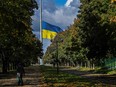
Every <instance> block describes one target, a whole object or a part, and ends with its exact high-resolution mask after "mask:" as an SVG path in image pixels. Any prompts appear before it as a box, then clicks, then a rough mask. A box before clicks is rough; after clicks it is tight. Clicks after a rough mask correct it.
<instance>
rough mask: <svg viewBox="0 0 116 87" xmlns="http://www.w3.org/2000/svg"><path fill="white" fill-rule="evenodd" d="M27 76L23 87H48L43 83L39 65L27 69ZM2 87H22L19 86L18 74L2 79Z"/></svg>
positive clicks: (24, 78)
mask: <svg viewBox="0 0 116 87" xmlns="http://www.w3.org/2000/svg"><path fill="white" fill-rule="evenodd" d="M25 72H26V73H25V76H24V77H23V81H24V85H23V86H21V87H46V86H45V84H44V82H42V78H43V77H42V75H41V73H40V69H39V65H33V66H31V67H28V68H25ZM0 87H20V86H17V80H16V74H15V73H14V75H10V74H9V75H8V76H6V77H3V78H0Z"/></svg>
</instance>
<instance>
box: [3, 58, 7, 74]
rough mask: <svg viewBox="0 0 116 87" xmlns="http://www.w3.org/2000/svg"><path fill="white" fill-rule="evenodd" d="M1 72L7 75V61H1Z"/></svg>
mask: <svg viewBox="0 0 116 87" xmlns="http://www.w3.org/2000/svg"><path fill="white" fill-rule="evenodd" d="M2 72H3V73H7V60H5V59H2Z"/></svg>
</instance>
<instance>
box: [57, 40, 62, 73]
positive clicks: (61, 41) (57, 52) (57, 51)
mask: <svg viewBox="0 0 116 87" xmlns="http://www.w3.org/2000/svg"><path fill="white" fill-rule="evenodd" d="M59 42H63V39H59V40H57V41H56V47H57V49H56V50H57V52H56V53H57V54H56V55H57V57H56V62H57V74H59V60H58V59H59V56H58V43H59Z"/></svg>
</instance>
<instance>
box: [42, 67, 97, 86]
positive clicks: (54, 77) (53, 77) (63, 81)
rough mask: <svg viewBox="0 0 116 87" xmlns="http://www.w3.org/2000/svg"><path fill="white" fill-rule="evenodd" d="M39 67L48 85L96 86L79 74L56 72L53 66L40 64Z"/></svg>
mask: <svg viewBox="0 0 116 87" xmlns="http://www.w3.org/2000/svg"><path fill="white" fill-rule="evenodd" d="M40 68H41V73H42V74H43V76H44V80H45V82H46V83H47V85H48V87H96V86H95V85H96V84H95V83H94V82H92V81H88V80H87V79H85V78H82V77H80V76H77V75H72V74H68V73H64V72H59V74H57V72H56V69H55V68H53V67H48V66H40Z"/></svg>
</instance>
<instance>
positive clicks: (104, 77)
mask: <svg viewBox="0 0 116 87" xmlns="http://www.w3.org/2000/svg"><path fill="white" fill-rule="evenodd" d="M60 70H61V71H62V72H66V73H69V74H74V75H77V76H81V77H83V78H85V79H87V80H88V81H90V82H91V81H92V82H95V83H97V84H102V87H116V75H108V74H99V73H94V72H92V71H79V70H77V69H75V68H74V69H71V68H66V67H64V68H61V69H60ZM97 87H99V86H97ZM100 87H101V86H100Z"/></svg>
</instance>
